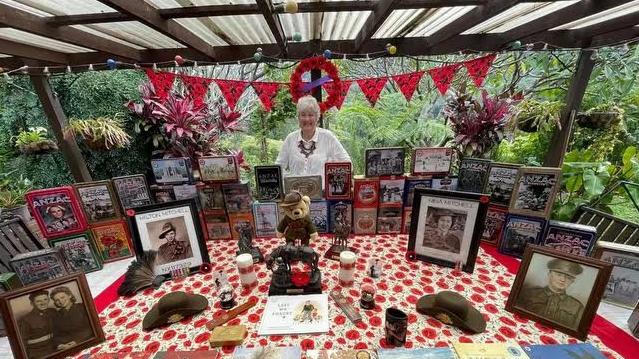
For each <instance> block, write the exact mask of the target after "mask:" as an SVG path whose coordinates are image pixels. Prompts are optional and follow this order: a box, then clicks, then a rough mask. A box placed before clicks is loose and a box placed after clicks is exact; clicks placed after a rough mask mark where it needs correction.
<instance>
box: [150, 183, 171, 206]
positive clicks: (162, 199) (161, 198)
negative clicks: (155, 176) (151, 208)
mask: <svg viewBox="0 0 639 359" xmlns="http://www.w3.org/2000/svg"><path fill="white" fill-rule="evenodd" d="M150 189H151V195H153V202H154V203H168V202H172V201H175V192H173V186H172V185H170V184H165V185H156V184H152V185H151V186H150Z"/></svg>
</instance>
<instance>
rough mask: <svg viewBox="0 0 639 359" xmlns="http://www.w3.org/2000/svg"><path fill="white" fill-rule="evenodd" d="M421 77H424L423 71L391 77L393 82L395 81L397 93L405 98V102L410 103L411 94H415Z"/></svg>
mask: <svg viewBox="0 0 639 359" xmlns="http://www.w3.org/2000/svg"><path fill="white" fill-rule="evenodd" d="M422 76H424V71H417V72H411V73H409V74H401V75H395V76H392V77H393V81H395V83H396V84H397V86H398V87H399V91H401V92H402V94H403V95H404V97H405V98H406V101H410V100H411V99H412V98H413V93H415V90H416V89H417V85H419V81H420V80H421V79H422Z"/></svg>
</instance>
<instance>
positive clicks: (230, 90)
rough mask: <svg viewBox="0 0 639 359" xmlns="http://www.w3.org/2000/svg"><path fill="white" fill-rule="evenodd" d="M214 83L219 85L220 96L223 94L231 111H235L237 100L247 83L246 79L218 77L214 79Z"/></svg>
mask: <svg viewBox="0 0 639 359" xmlns="http://www.w3.org/2000/svg"><path fill="white" fill-rule="evenodd" d="M215 83H216V84H217V85H218V86H219V87H220V90H221V91H222V96H224V99H225V100H226V104H227V105H228V106H229V108H230V109H231V111H235V105H236V104H237V100H239V99H240V97H241V96H242V93H244V90H246V87H247V86H248V84H249V83H248V82H246V81H237V80H220V79H216V80H215Z"/></svg>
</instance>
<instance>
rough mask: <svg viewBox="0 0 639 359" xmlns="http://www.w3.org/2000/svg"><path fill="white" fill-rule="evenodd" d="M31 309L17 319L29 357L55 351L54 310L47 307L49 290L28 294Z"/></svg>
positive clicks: (41, 355)
mask: <svg viewBox="0 0 639 359" xmlns="http://www.w3.org/2000/svg"><path fill="white" fill-rule="evenodd" d="M29 302H30V303H31V306H32V308H33V309H32V310H31V311H30V312H28V313H27V314H26V315H25V316H23V317H22V318H20V319H18V329H19V331H20V337H21V338H22V343H23V344H24V346H25V348H26V350H27V355H28V356H29V358H41V357H44V356H47V355H49V354H51V353H53V352H55V351H56V349H55V347H54V345H53V318H54V317H55V314H56V311H55V309H53V308H50V307H49V303H50V300H49V292H48V291H46V290H39V291H37V292H33V293H31V294H29Z"/></svg>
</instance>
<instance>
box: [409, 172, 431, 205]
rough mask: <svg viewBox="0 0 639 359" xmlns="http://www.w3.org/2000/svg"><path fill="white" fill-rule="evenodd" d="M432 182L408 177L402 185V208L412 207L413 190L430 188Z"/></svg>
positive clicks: (428, 179) (424, 178)
mask: <svg viewBox="0 0 639 359" xmlns="http://www.w3.org/2000/svg"><path fill="white" fill-rule="evenodd" d="M432 185H433V180H432V179H431V178H426V177H408V178H406V182H405V184H404V207H412V206H413V198H414V196H415V188H431V186H432Z"/></svg>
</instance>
